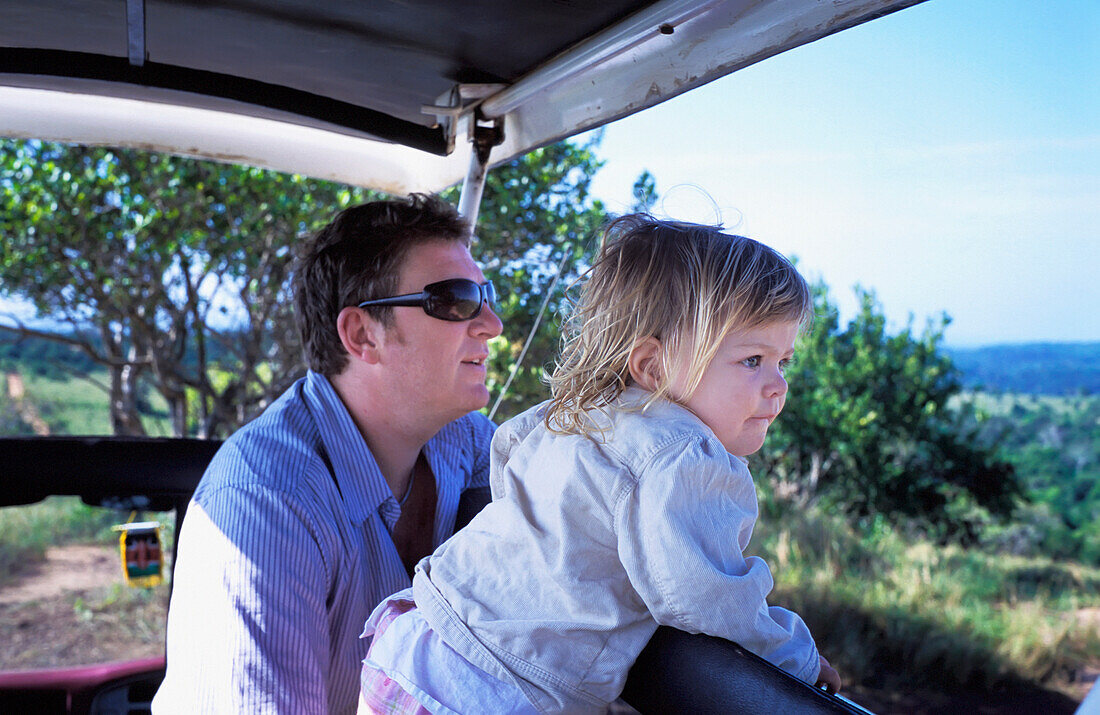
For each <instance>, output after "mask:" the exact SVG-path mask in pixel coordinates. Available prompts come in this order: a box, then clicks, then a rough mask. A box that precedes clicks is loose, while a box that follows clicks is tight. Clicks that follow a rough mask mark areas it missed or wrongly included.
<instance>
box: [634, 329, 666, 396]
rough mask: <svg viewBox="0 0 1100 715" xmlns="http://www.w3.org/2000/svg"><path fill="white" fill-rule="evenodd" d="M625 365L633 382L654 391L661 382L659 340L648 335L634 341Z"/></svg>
mask: <svg viewBox="0 0 1100 715" xmlns="http://www.w3.org/2000/svg"><path fill="white" fill-rule="evenodd" d="M627 367H628V368H629V369H630V377H631V378H632V379H633V380H634V382H635V383H637V384H638V385H640V386H641V387H643V388H645V389H647V390H649V391H650V392H654V391H656V390H657V385H659V384H661V341H660V340H658V339H657V338H655V337H653V336H650V337H648V338H643V339H641V340H639V341H637V342H636V343H634V347H633V348H631V349H630V358H629V359H628V360H627Z"/></svg>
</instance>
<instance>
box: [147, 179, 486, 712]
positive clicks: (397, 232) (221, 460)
mask: <svg viewBox="0 0 1100 715" xmlns="http://www.w3.org/2000/svg"><path fill="white" fill-rule="evenodd" d="M467 236H468V228H467V226H466V224H465V222H464V221H463V220H462V219H461V218H460V217H459V216H458V214H457V213H456V212H455V210H454V209H453V208H452V207H450V206H449V205H447V204H446V203H444V202H442V201H440V200H439V199H436V198H431V197H425V196H413V197H410V199H408V200H406V201H380V202H373V203H368V204H364V205H361V206H356V207H353V208H349V209H347V210H345V211H343V212H341V213H340V214H339V215H338V216H337V217H336V219H335V220H334V221H333V222H332V223H331V224H329V225H328V226H326V227H325V228H324V229H322V230H321V231H320V232H319V233H318V234H317V236H316V237H315V238H314V239H313V240H312V241H311V242H310V243H309V244H308V245H306V246H305V250H304V251H303V253H302V255H301V257H300V260H299V264H298V267H297V269H296V271H295V275H294V283H293V285H294V301H295V310H296V311H297V320H298V327H299V331H300V332H301V335H302V343H303V346H304V348H305V354H306V360H307V362H308V365H309V368H310V369H309V372H308V374H307V375H306V377H304V378H302V379H301V380H299V381H298V382H296V383H295V384H294V386H293V387H291V388H290V390H288V391H287V392H286V393H285V394H284V395H282V396H281V397H280V398H279V399H278V400H276V401H275V402H274V403H273V404H272V405H271V406H270V407H269V408H268V409H267V410H266V411H265V412H264V413H263V414H262V415H260V416H259V417H258V418H257V419H255V420H254V421H253V422H251V423H249V424H248V425H246V426H245V427H243V428H241V429H240V430H239V431H238V432H237V433H236V434H234V435H233V436H232V437H231V438H230V439H229V440H227V441H226V443H225V444H224V445H223V446H222V448H221V449H220V450H219V451H218V453H217V455H216V456H215V457H214V459H213V461H212V462H211V464H210V466H209V468H208V469H207V471H206V474H205V475H204V476H203V479H202V481H201V483H200V484H199V487H198V489H197V490H196V491H195V495H194V497H193V499H192V501H191V505H190V508H189V509H188V512H187V517H186V519H185V521H184V524H183V527H182V530H181V532H180V537H179V538H180V542H179V556H178V561H177V563H176V567H175V586H174V592H173V595H172V602H171V606H170V609H169V615H168V652H167V659H168V670H167V674H166V677H165V680H164V684H163V685H162V686H161V689H160V691H159V692H158V693H157V696H156V699H155V700H154V703H153V710H154V711H155V712H158V713H161V712H186V713H196V712H211V711H217V712H248V713H257V712H265V713H266V712H279V713H289V712H296V713H320V712H333V713H342V712H352V711H354V709H355V706H356V702H357V699H358V691H359V686H358V682H359V679H358V675H359V669H360V664H361V661H362V659H363V657H364V655H365V654H366V650H367V646H368V645H369V644H368V643H367V642H364V641H362V640H361V639H360V638H359V635H360V633H361V632H362V628H363V624H364V621H365V620H366V618H367V616H368V615H369V614H370V612H371V610H372V609H373V608H374V606H375V605H377V604H378V603H379V602H380V601H381V600H383V599H384V598H385V597H386V596H388V595H390V594H391V593H393V592H395V591H398V590H400V589H402V588H406V587H408V586H409V585H410V583H411V581H410V574H411V571H412V567H413V566H414V565H415V564H416V562H417V561H418V560H419V559H420V558H422V557H423V556H425V555H427V554H428V553H430V552H431V551H432V550H434V548H435V547H436V546H437V545H439V544H440V543H442V542H443V541H444V540H445V539H446V538H447V537H448V536H450V534H451V531H452V529H453V527H454V522H455V515H456V512H457V509H458V502H459V496H460V494H461V492H462V491H464V490H467V489H476V488H484V487H487V486H488V466H489V441H490V439H491V437H492V433H493V425H492V423H491V422H489V420H487V419H486V418H485V417H484V416H482V415H481V414H479V413H476V412H472V411H473V410H477V409H479V408H481V407H484V406H485V404H486V402H487V401H488V398H489V393H488V390H487V389H486V387H485V375H486V365H485V362H486V359H487V357H488V354H489V350H488V345H487V343H488V341H489V339H491V338H493V337H495V336H497V335H499V334H500V332H501V323H500V319H499V318H498V317H497V316H496V314H495V313H494V312H493V309H492V305H491V303H492V301H493V299H494V295H495V294H494V293H493V288H492V285H491V284H487V283H486V282H485V277H484V276H483V275H482V273H481V270H480V269H479V268H478V267H477V264H476V263H474V260H473V258H472V257H471V255H470V251H469V248H468V238H467Z"/></svg>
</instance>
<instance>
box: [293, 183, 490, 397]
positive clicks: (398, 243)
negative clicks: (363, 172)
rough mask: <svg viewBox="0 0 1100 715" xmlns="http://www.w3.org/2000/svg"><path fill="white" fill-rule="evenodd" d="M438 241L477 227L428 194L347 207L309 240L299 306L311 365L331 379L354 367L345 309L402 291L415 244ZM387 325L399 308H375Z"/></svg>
mask: <svg viewBox="0 0 1100 715" xmlns="http://www.w3.org/2000/svg"><path fill="white" fill-rule="evenodd" d="M432 241H457V242H461V243H462V244H463V245H467V246H468V245H469V242H470V236H469V226H468V224H467V223H466V220H465V219H463V218H462V217H461V216H460V215H459V213H458V211H457V210H456V209H455V208H454V207H453V206H451V205H450V204H448V203H447V202H446V201H443V200H442V199H440V198H438V197H436V196H428V195H425V194H412V195H410V196H409V197H408V198H407V199H397V200H393V201H372V202H370V203H365V204H360V205H359V206H352V207H349V208H347V209H344V210H343V211H341V212H340V213H339V214H337V216H336V218H334V219H333V220H332V222H331V223H329V224H328V225H327V226H325V227H324V228H322V229H321V230H320V231H318V232H317V234H316V235H315V236H313V238H312V239H310V240H309V241H307V242H306V243H305V244H304V245H303V246H302V248H301V250H300V252H299V254H298V263H297V265H296V267H295V270H294V278H293V287H294V310H295V317H296V319H297V322H298V332H299V334H300V335H301V337H302V349H303V350H304V352H305V359H306V364H307V365H308V366H309V368H310V369H311V370H313V371H314V372H319V373H321V374H322V375H325V376H326V377H332V376H333V375H338V374H340V373H341V372H342V371H343V370H344V366H345V365H347V360H348V356H347V352H346V351H345V350H344V346H343V344H342V343H341V342H340V336H339V334H338V333H337V332H336V318H337V316H339V314H340V311H341V310H342V309H344V308H346V307H348V306H351V305H358V304H359V303H361V302H363V301H364V300H371V299H373V298H384V297H386V296H390V295H393V294H394V293H395V292H396V290H397V283H398V278H399V276H400V272H401V268H402V266H403V265H404V261H405V256H406V254H407V253H408V251H409V249H410V248H412V247H413V246H415V245H418V244H421V243H429V242H432ZM366 310H368V311H369V312H370V314H371V317H373V318H374V319H375V320H378V321H379V322H381V323H382V324H383V325H385V326H387V327H388V326H390V325H391V324H392V323H393V308H392V307H379V306H371V307H369V308H367V309H366Z"/></svg>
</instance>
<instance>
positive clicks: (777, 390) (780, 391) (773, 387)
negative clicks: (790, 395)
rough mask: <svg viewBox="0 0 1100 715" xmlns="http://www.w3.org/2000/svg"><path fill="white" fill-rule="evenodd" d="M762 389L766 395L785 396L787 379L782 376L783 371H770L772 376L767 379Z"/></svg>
mask: <svg viewBox="0 0 1100 715" xmlns="http://www.w3.org/2000/svg"><path fill="white" fill-rule="evenodd" d="M764 390H765V394H766V395H767V396H768V397H786V395H787V379H786V378H785V377H783V373H781V372H779V371H778V370H777V371H776V372H774V373H772V377H771V379H770V380H768V383H767V385H766V386H765V388H764Z"/></svg>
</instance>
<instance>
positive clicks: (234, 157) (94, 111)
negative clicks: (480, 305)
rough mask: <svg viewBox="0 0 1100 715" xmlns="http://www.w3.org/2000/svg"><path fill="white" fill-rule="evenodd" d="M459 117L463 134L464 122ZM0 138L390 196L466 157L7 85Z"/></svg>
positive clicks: (457, 170)
mask: <svg viewBox="0 0 1100 715" xmlns="http://www.w3.org/2000/svg"><path fill="white" fill-rule="evenodd" d="M0 82H3V78H2V77H0ZM74 95H75V96H74ZM462 123H463V127H460V129H461V130H462V131H463V132H464V131H465V129H464V125H465V120H463V121H462ZM0 136H9V137H16V138H23V139H42V140H47V141H57V142H67V143H73V144H87V145H102V146H126V147H132V148H139V149H148V150H151V151H160V152H167V153H171V154H179V155H183V156H192V157H197V158H203V159H213V160H215V161H224V162H231V163H237V164H248V165H251V166H258V167H262V168H266V169H274V170H276V171H283V172H288V173H297V174H305V175H308V176H313V177H316V178H319V179H329V180H332V181H339V182H342V183H346V184H354V185H357V186H366V187H370V188H373V189H377V190H379V191H385V192H387V193H391V194H395V195H402V194H407V193H410V192H413V191H428V192H431V191H438V190H440V189H443V188H446V187H447V186H450V185H451V184H453V183H455V182H456V181H458V180H460V179H461V178H462V176H463V175H464V174H465V172H466V167H467V165H468V164H469V155H470V149H469V146H468V144H467V143H466V142H457V143H456V150H455V152H454V153H452V154H451V155H450V156H447V157H440V156H435V155H433V154H429V153H427V152H423V151H419V150H416V149H411V148H409V147H405V146H401V145H399V144H391V143H388V142H382V141H374V140H370V139H363V138H359V137H351V136H347V135H344V134H339V133H336V132H332V131H326V130H324V129H316V128H313V127H304V126H301V125H297V124H291V123H288V122H282V121H277V120H273V119H263V118H257V117H252V116H247V115H240V114H233V113H230V112H223V111H217V110H212V109H199V108H195V107H187V106H181V105H178V104H167V103H164V102H149V101H141V100H137V99H125V98H118V97H108V96H103V95H102V94H83V93H80V92H79V91H76V90H75V89H74V91H58V90H46V89H31V88H26V87H11V86H0ZM463 136H464V135H463Z"/></svg>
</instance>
